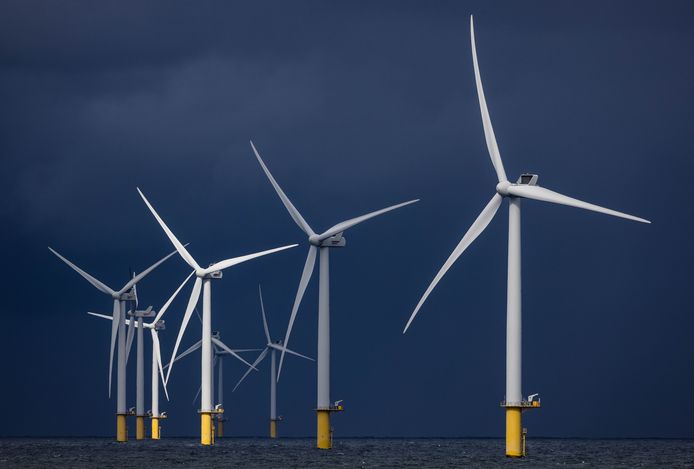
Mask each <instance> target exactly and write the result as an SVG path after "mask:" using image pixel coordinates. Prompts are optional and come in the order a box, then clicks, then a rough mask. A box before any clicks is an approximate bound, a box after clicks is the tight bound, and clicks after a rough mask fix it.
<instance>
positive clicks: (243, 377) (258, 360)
mask: <svg viewBox="0 0 694 469" xmlns="http://www.w3.org/2000/svg"><path fill="white" fill-rule="evenodd" d="M267 351H268V348H267V347H266V348H265V349H264V350H263V351H262V352H261V353H260V355H258V358H256V359H255V361H254V362H253V366H252V367H250V368H248V369H247V370H246V372H245V373H244V374H243V376H241V379H240V380H239V382H238V383H236V386H234V389H232V390H231V392H234V391H236V388H238V387H239V384H241V382H242V381H243V380H244V379H246V376H248V375H249V373H250V372H251V371H253V370H254V369H257V368H256V366H258V365H259V364H260V362H261V361H263V358H265V355H267Z"/></svg>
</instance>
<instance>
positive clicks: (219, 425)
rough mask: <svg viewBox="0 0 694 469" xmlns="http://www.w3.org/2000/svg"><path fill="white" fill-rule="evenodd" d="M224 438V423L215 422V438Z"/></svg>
mask: <svg viewBox="0 0 694 469" xmlns="http://www.w3.org/2000/svg"><path fill="white" fill-rule="evenodd" d="M223 437H224V421H223V420H217V438H223Z"/></svg>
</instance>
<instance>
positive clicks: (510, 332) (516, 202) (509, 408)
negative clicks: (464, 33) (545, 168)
mask: <svg viewBox="0 0 694 469" xmlns="http://www.w3.org/2000/svg"><path fill="white" fill-rule="evenodd" d="M470 42H471V46H472V61H473V65H474V69H475V83H476V85H477V95H478V98H479V103H480V112H481V115H482V124H483V127H484V136H485V140H486V143H487V149H488V151H489V156H490V157H491V160H492V165H493V166H494V170H495V171H496V175H497V179H498V183H497V185H496V193H495V194H494V196H493V197H492V199H491V200H490V201H489V203H488V204H487V206H486V207H485V208H484V209H483V210H482V213H480V215H479V216H478V217H477V219H476V220H475V221H474V223H473V224H472V226H471V227H470V228H469V229H468V231H467V232H466V233H465V235H464V236H463V238H462V239H461V240H460V242H459V243H458V245H457V246H456V247H455V249H454V250H453V252H452V253H451V255H450V256H449V257H448V259H447V260H446V262H445V263H444V264H443V266H442V267H441V269H440V270H439V272H438V273H437V274H436V276H435V277H434V280H433V281H432V282H431V284H430V285H429V287H428V288H427V289H426V291H425V292H424V295H422V298H421V299H420V300H419V303H417V306H416V308H415V309H414V311H413V313H412V315H411V316H410V319H409V321H407V325H406V326H405V329H404V330H403V333H405V332H406V331H407V329H408V328H409V327H410V324H412V320H413V319H414V318H415V316H416V315H417V313H418V312H419V309H420V308H421V307H422V305H423V304H424V302H425V301H426V299H427V297H428V296H429V294H430V293H431V291H432V290H433V289H434V287H436V284H438V283H439V281H440V280H441V278H442V277H443V276H444V274H445V273H446V272H447V271H448V269H449V268H450V267H451V266H452V265H453V263H454V262H455V261H456V260H457V259H458V257H460V255H461V254H462V253H463V251H465V249H466V248H467V247H468V246H470V244H472V242H473V241H474V240H475V239H476V238H477V237H478V236H479V235H480V234H481V233H482V231H484V229H485V228H486V227H487V225H489V222H491V221H492V218H494V215H495V214H496V212H497V210H498V209H499V207H500V206H501V202H502V200H503V199H504V198H505V197H506V198H508V200H509V218H508V220H509V223H508V285H507V303H506V399H505V401H504V403H503V406H504V407H506V455H507V456H522V455H523V448H522V446H523V445H522V440H523V437H522V432H521V429H522V426H521V411H522V409H523V408H526V407H538V406H539V402H537V401H535V402H532V401H533V399H531V398H529V399H527V400H524V399H523V397H522V391H521V245H520V242H521V234H520V223H521V218H520V206H521V199H532V200H539V201H543V202H550V203H555V204H560V205H567V206H570V207H577V208H582V209H586V210H591V211H594V212H599V213H604V214H607V215H612V216H615V217H620V218H626V219H628V220H634V221H638V222H642V223H650V222H649V221H648V220H644V219H643V218H638V217H634V216H632V215H627V214H626V213H622V212H617V211H615V210H610V209H608V208H604V207H600V206H597V205H593V204H590V203H587V202H583V201H581V200H577V199H574V198H571V197H567V196H565V195H562V194H559V193H557V192H553V191H551V190H548V189H545V188H543V187H540V186H538V185H537V175H535V174H522V175H521V176H520V178H519V179H518V181H517V182H516V183H515V184H514V183H511V182H509V181H508V179H507V178H506V172H505V171H504V166H503V163H502V162H501V154H500V153H499V148H498V146H497V143H496V137H495V136H494V129H493V128H492V121H491V119H490V117H489V111H488V109H487V103H486V101H485V98H484V90H483V89H482V80H481V78H480V71H479V65H478V64H477V51H476V49H475V30H474V25H473V20H472V16H470Z"/></svg>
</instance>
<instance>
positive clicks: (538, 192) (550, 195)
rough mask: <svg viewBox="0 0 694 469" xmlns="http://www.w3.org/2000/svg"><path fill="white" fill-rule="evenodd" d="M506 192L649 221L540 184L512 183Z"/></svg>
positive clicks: (630, 218)
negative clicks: (590, 202) (563, 193)
mask: <svg viewBox="0 0 694 469" xmlns="http://www.w3.org/2000/svg"><path fill="white" fill-rule="evenodd" d="M508 193H509V194H510V195H513V196H515V197H523V198H526V199H533V200H540V201H542V202H551V203H554V204H559V205H568V206H569V207H576V208H582V209H585V210H590V211H592V212H598V213H604V214H606V215H612V216H613V217H619V218H626V219H627V220H633V221H638V222H641V223H650V221H649V220H645V219H643V218H639V217H635V216H633V215H629V214H626V213H622V212H618V211H616V210H611V209H609V208H605V207H600V206H599V205H594V204H589V203H588V202H583V201H582V200H578V199H574V198H572V197H568V196H566V195H562V194H559V193H558V192H554V191H551V190H549V189H545V188H544V187H540V186H527V185H520V184H519V185H512V186H509V187H508Z"/></svg>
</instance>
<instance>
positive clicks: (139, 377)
mask: <svg viewBox="0 0 694 469" xmlns="http://www.w3.org/2000/svg"><path fill="white" fill-rule="evenodd" d="M193 274H194V272H191V273H190V275H188V277H186V279H185V280H184V281H183V283H181V285H180V286H179V287H178V288H177V289H176V291H174V292H173V294H172V295H171V297H170V298H169V299H168V300H167V301H166V303H164V306H162V307H161V309H160V310H159V312H158V313H157V312H156V311H153V310H152V307H151V306H150V307H149V308H147V309H146V310H145V311H137V310H135V311H131V312H130V314H131V316H133V318H131V319H127V320H126V323H127V325H128V331H130V330H133V328H136V329H137V374H136V401H135V414H136V416H137V417H136V418H137V422H136V430H137V431H136V438H137V439H138V440H143V439H144V438H145V429H144V418H145V396H144V393H145V384H144V373H145V372H144V343H143V342H144V340H143V333H144V330H145V329H149V332H150V335H151V337H152V383H151V386H152V410H151V411H150V418H151V419H152V439H153V440H158V439H159V438H160V425H159V420H160V419H162V418H166V417H165V416H164V415H163V414H161V413H160V412H159V379H158V374H159V375H161V381H162V383H163V384H164V393H165V394H166V399H167V400H168V399H169V393H168V391H167V389H166V382H165V381H164V369H163V367H162V363H161V346H160V344H159V331H161V330H164V329H165V323H164V320H163V319H162V317H163V316H164V313H166V311H167V310H168V309H169V306H170V305H171V303H172V302H173V300H174V299H175V298H176V296H177V295H178V293H179V292H180V291H181V289H182V288H183V287H184V285H185V284H186V283H188V280H190V277H192V276H193ZM87 314H91V315H92V316H96V317H99V318H102V319H109V320H111V321H113V317H111V316H107V315H105V314H99V313H92V312H88V313H87ZM152 316H154V319H153V320H152V322H150V323H145V322H143V318H144V317H152ZM128 349H129V346H128ZM157 371H158V372H159V373H157Z"/></svg>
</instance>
